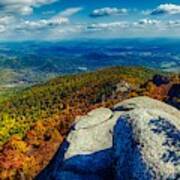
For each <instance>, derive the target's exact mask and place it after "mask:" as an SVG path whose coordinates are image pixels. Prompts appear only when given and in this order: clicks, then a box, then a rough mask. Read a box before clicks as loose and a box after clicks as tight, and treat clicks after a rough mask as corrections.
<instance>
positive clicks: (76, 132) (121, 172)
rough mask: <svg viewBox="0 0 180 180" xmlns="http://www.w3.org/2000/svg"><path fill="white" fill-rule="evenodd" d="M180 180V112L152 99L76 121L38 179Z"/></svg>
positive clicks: (138, 99) (102, 110)
mask: <svg viewBox="0 0 180 180" xmlns="http://www.w3.org/2000/svg"><path fill="white" fill-rule="evenodd" d="M179 178H180V112H179V110H177V109H175V108H174V107H172V106H170V105H167V104H165V103H162V102H160V101H157V100H154V99H151V98H148V97H136V98H132V99H129V100H125V101H123V102H121V103H119V104H117V105H115V106H114V107H113V108H112V109H108V108H99V109H96V110H93V111H91V112H90V113H88V114H87V115H86V116H82V117H77V119H76V121H75V123H74V125H73V126H72V128H71V130H70V132H69V135H68V137H67V138H66V140H65V141H64V142H63V144H62V145H61V146H60V148H59V150H58V152H57V153H56V155H55V157H54V158H53V160H52V161H51V162H50V164H49V165H48V166H47V167H46V168H45V169H44V170H43V171H42V172H41V173H40V174H39V175H38V176H37V180H51V179H55V180H71V179H73V180H74V179H75V180H86V179H87V180H88V179H89V180H96V179H97V180H106V179H117V180H121V179H125V180H126V179H127V180H129V179H130V180H131V179H132V180H134V179H137V180H150V179H155V180H158V179H163V180H166V179H179Z"/></svg>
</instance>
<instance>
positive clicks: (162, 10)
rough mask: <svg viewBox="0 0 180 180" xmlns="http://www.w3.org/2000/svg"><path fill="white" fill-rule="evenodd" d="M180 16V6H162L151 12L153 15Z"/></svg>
mask: <svg viewBox="0 0 180 180" xmlns="http://www.w3.org/2000/svg"><path fill="white" fill-rule="evenodd" d="M163 14H170V15H173V14H180V5H176V4H161V5H159V6H158V7H157V8H156V9H154V10H153V11H152V12H151V15H163Z"/></svg>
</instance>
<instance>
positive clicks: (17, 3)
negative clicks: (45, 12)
mask: <svg viewBox="0 0 180 180" xmlns="http://www.w3.org/2000/svg"><path fill="white" fill-rule="evenodd" d="M55 1H57V0H3V1H1V2H0V9H1V11H2V12H6V13H13V14H21V15H29V14H31V13H32V12H33V9H34V8H35V7H39V6H42V5H46V4H51V3H53V2H55Z"/></svg>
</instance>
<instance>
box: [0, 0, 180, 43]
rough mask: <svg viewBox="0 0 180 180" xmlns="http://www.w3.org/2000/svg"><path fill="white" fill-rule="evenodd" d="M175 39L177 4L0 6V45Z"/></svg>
mask: <svg viewBox="0 0 180 180" xmlns="http://www.w3.org/2000/svg"><path fill="white" fill-rule="evenodd" d="M135 37H146V38H151V37H168V38H169V37H173V38H179V37H180V0H168V1H167V0H3V1H1V2H0V41H22V40H62V39H63V40H64V39H83V38H135Z"/></svg>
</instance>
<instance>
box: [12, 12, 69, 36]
mask: <svg viewBox="0 0 180 180" xmlns="http://www.w3.org/2000/svg"><path fill="white" fill-rule="evenodd" d="M68 23H69V20H68V18H65V17H59V16H54V17H52V18H50V19H40V20H36V21H29V20H27V21H22V22H21V23H20V24H19V25H17V26H16V28H15V29H16V30H26V31H27V30H28V31H29V30H34V31H36V30H47V29H48V28H54V27H57V26H60V25H65V24H68ZM34 33H35V32H34Z"/></svg>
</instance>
